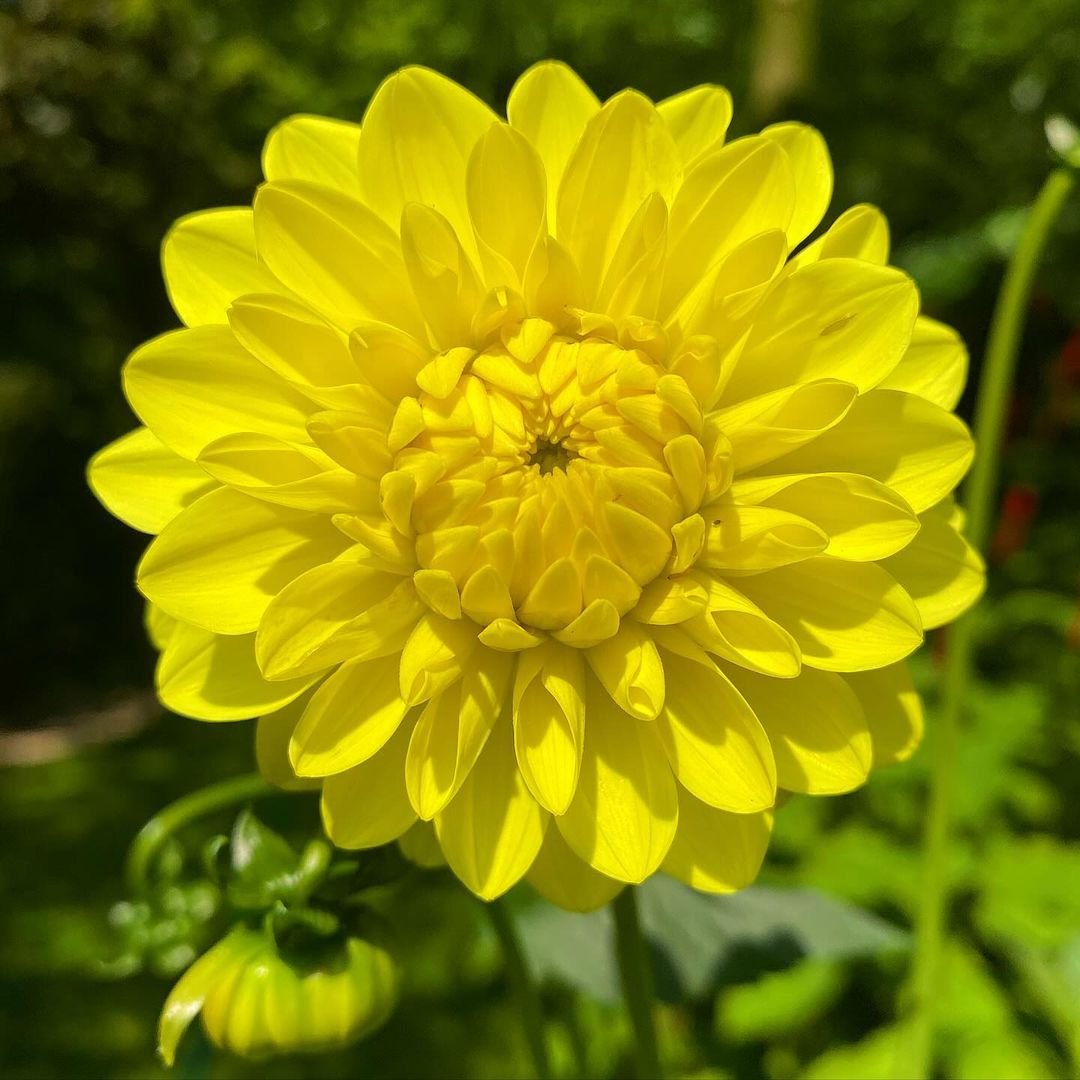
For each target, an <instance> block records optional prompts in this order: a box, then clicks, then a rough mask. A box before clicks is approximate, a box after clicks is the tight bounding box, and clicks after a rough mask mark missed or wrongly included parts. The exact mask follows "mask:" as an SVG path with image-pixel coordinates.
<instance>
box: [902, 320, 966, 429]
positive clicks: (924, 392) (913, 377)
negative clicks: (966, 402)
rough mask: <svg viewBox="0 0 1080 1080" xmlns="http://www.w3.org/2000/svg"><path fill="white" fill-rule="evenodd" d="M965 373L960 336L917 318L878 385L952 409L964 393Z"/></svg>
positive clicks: (940, 325) (962, 343)
mask: <svg viewBox="0 0 1080 1080" xmlns="http://www.w3.org/2000/svg"><path fill="white" fill-rule="evenodd" d="M967 371H968V354H967V349H966V348H965V347H964V342H963V340H962V339H961V337H960V335H959V334H958V333H957V332H956V331H955V330H954V329H953V328H952V327H951V326H946V325H945V324H944V323H940V322H938V321H937V320H936V319H928V318H927V317H926V316H925V315H920V316H919V318H918V319H916V320H915V332H914V333H913V334H912V335H911V344H910V345H908V347H907V351H906V352H905V353H904V355H903V356H901V357H900V362H899V363H898V364H897V365H896V367H895V368H894V369H893V371H892V373H891V374H890V375H889V376H888V377H887V378H886V379H885V380H884V382H882V384H881V385H882V387H884V388H885V389H889V390H904V391H906V392H907V393H909V394H918V395H919V397H922V398H926V400H927V401H932V402H933V403H934V404H935V405H940V406H941V407H942V408H943V409H954V408H956V403H957V402H958V401H959V400H960V395H961V394H962V393H963V392H964V383H965V381H966V380H967Z"/></svg>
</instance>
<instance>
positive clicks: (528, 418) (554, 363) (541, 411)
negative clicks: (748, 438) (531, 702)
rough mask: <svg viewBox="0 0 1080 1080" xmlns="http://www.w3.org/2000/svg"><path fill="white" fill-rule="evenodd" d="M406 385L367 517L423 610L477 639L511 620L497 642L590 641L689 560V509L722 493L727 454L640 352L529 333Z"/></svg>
mask: <svg viewBox="0 0 1080 1080" xmlns="http://www.w3.org/2000/svg"><path fill="white" fill-rule="evenodd" d="M532 322H533V323H534V324H537V323H539V320H533V321H532ZM463 354H464V355H463ZM417 381H418V384H419V385H420V386H421V387H423V388H424V389H423V391H422V392H421V393H420V394H419V396H418V397H417V398H410V399H406V401H405V402H404V403H403V404H402V407H401V408H400V409H399V413H398V418H397V419H396V420H395V427H396V428H397V429H398V430H402V431H404V432H405V434H407V435H411V438H410V439H409V441H408V442H407V443H405V445H400V442H401V441H403V440H401V439H399V440H398V442H399V448H397V449H396V453H395V458H394V470H393V471H392V472H391V473H390V474H389V475H388V476H387V477H384V479H383V485H382V491H383V495H384V498H383V506H384V511H385V513H386V517H387V520H388V523H389V524H390V525H391V527H392V528H393V529H394V530H396V532H397V534H399V536H400V540H401V542H402V543H407V542H411V544H412V546H413V548H414V551H415V561H416V565H417V566H418V567H419V568H420V569H419V570H418V571H417V572H416V574H415V580H416V583H417V589H418V592H419V593H420V594H421V596H422V597H423V598H424V599H425V600H426V601H427V602H428V603H429V604H431V606H432V607H434V608H435V609H436V610H440V611H441V613H443V614H446V613H447V612H453V613H456V611H457V604H458V602H460V612H461V614H462V615H464V616H465V617H468V618H471V619H473V620H474V621H476V622H478V623H480V624H481V625H483V626H485V627H489V626H490V625H491V624H493V623H497V624H499V626H501V627H503V629H504V630H506V629H507V627H508V626H509V625H510V624H514V629H513V631H512V633H511V636H513V634H518V633H519V632H520V633H521V634H529V633H531V631H532V630H533V629H536V630H546V631H551V632H553V633H555V634H556V636H560V635H569V636H570V638H573V639H574V640H575V643H577V639H576V638H575V635H580V634H585V636H586V637H588V636H589V635H590V634H598V635H599V638H600V639H602V638H603V637H604V636H607V634H609V633H613V632H614V630H615V629H617V628H618V623H619V619H620V618H621V617H622V616H623V615H625V614H626V613H627V612H629V611H630V610H631V609H632V608H634V607H635V605H637V603H638V602H639V600H640V599H641V597H642V594H643V590H646V589H648V588H649V587H650V585H651V583H654V582H657V581H661V582H663V581H664V580H667V579H668V578H669V577H670V576H671V575H678V574H681V573H683V572H685V571H686V570H687V569H688V568H689V567H690V566H691V565H692V564H693V562H694V560H695V559H696V558H697V556H698V554H699V553H700V551H701V548H702V545H703V543H704V535H705V525H704V521H703V519H702V518H701V516H700V515H699V514H698V513H697V511H698V508H699V506H700V505H701V503H702V501H703V499H705V498H706V496H707V494H709V495H711V494H713V493H715V492H718V491H719V490H721V489H722V487H724V486H726V483H727V481H726V479H725V477H726V475H727V474H726V454H725V447H726V445H727V443H726V440H725V439H724V438H723V436H722V435H720V434H719V433H709V432H706V431H705V430H704V427H705V425H704V423H703V418H702V413H701V408H700V406H699V405H698V403H697V401H696V399H695V398H694V395H693V394H692V393H691V392H690V390H689V388H688V386H687V384H686V382H685V381H684V380H683V379H682V378H681V377H680V376H679V375H676V374H673V373H672V372H670V371H668V370H667V369H666V368H665V367H664V365H663V364H661V363H659V362H657V361H656V360H655V359H653V358H652V357H650V356H649V355H648V354H646V353H644V352H642V351H640V350H637V349H632V348H631V349H628V348H623V347H621V346H620V345H618V344H615V343H613V342H611V341H608V340H603V339H600V338H592V337H585V338H583V339H573V338H567V337H562V336H555V335H554V334H553V332H552V329H551V327H550V325H549V324H547V323H542V324H539V325H532V326H529V325H526V326H524V327H523V328H521V329H520V330H519V331H517V332H516V334H515V335H514V336H512V337H509V338H508V337H507V336H506V335H504V337H503V339H502V340H500V341H499V343H498V344H497V345H494V346H492V347H489V348H487V349H485V350H484V351H483V352H480V353H477V354H471V353H469V354H465V350H453V352H452V354H443V355H442V356H440V357H437V358H436V359H435V360H434V361H432V362H431V364H429V365H428V367H427V368H425V369H424V371H422V372H421V373H420V375H419V376H418V379H417ZM707 489H708V491H707ZM399 492H400V493H402V494H398V493H399ZM455 594H456V598H457V599H455ZM517 647H521V645H518V646H517Z"/></svg>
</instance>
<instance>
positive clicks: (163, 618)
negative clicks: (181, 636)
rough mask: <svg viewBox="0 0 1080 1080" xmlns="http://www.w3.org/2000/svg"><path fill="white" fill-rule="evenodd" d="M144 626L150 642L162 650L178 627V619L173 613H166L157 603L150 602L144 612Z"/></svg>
mask: <svg viewBox="0 0 1080 1080" xmlns="http://www.w3.org/2000/svg"><path fill="white" fill-rule="evenodd" d="M143 626H144V627H145V629H146V636H147V637H148V638H149V639H150V644H151V645H153V646H154V648H155V649H157V650H158V652H160V651H161V650H162V649H164V648H165V646H166V645H167V644H168V643H169V638H170V637H172V635H173V631H174V630H175V629H176V627H177V620H176V619H174V618H173V617H172V616H171V615H166V614H165V612H164V611H162V610H161V608H159V607H157V606H156V605H155V604H149V603H148V604H147V605H146V609H145V610H144V612H143Z"/></svg>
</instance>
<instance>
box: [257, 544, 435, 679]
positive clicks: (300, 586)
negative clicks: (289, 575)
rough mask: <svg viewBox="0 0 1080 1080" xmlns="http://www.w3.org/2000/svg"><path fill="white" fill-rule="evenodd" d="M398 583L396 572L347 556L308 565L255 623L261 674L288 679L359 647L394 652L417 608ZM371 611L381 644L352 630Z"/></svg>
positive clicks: (372, 652)
mask: <svg viewBox="0 0 1080 1080" xmlns="http://www.w3.org/2000/svg"><path fill="white" fill-rule="evenodd" d="M402 585H403V583H402V582H401V579H400V578H398V577H395V576H393V575H391V574H384V573H381V572H380V571H378V570H373V569H371V568H370V567H366V566H361V565H359V564H358V563H355V562H351V561H348V560H347V559H343V560H342V561H339V562H330V563H325V564H324V565H322V566H315V567H312V568H311V569H310V570H308V571H307V573H305V574H301V575H300V576H299V577H297V578H296V579H295V580H293V581H291V582H289V584H288V585H286V586H285V587H284V588H283V589H282V590H281V592H279V593H278V594H277V596H275V597H274V599H273V600H272V601H271V602H270V604H269V606H268V607H267V609H266V612H265V614H264V615H263V618H262V621H261V622H260V623H259V630H258V633H257V635H256V638H255V653H256V656H257V657H258V660H259V666H260V668H261V669H262V671H263V673H264V674H265V675H266V677H267V678H269V679H281V678H289V677H292V676H296V675H307V674H310V673H313V672H317V671H324V670H326V669H327V668H329V667H333V666H334V665H336V664H339V663H341V662H342V661H345V660H350V659H354V658H358V657H359V656H360V655H361V653H362V652H363V654H364V658H365V659H369V660H370V659H374V658H375V657H376V656H380V655H389V653H390V652H398V651H400V649H401V646H402V645H403V644H404V642H405V637H404V634H405V631H406V627H409V628H411V626H412V624H413V623H414V622H415V620H416V619H417V618H418V617H419V615H420V612H421V610H422V609H421V606H420V604H419V603H418V602H417V601H416V598H415V596H413V597H412V601H411V602H410V601H409V593H408V587H407V586H405V587H404V588H402ZM398 592H400V595H394V594H395V593H398ZM391 596H393V602H392V603H387V601H388V600H389V599H390V598H391ZM372 615H374V623H375V625H374V626H373V627H372V631H373V634H374V635H376V636H377V637H378V638H379V639H381V641H382V643H383V647H382V648H379V647H378V646H375V647H373V646H371V645H368V644H367V642H366V641H364V640H361V639H360V638H359V635H358V634H357V633H356V630H357V629H358V624H361V625H364V626H365V627H366V625H367V623H368V622H369V621H370V620H371V619H372Z"/></svg>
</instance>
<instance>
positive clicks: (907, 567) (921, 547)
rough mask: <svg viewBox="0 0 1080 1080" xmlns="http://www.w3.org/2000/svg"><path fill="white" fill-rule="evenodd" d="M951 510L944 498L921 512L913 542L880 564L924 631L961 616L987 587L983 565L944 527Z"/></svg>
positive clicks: (954, 530) (977, 556) (976, 553)
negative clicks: (913, 608)
mask: <svg viewBox="0 0 1080 1080" xmlns="http://www.w3.org/2000/svg"><path fill="white" fill-rule="evenodd" d="M952 506H953V502H952V500H951V499H945V500H944V501H943V502H941V503H939V504H938V505H937V506H935V507H933V508H932V509H930V510H928V511H926V512H925V513H923V514H920V515H919V520H920V522H921V523H922V524H921V527H920V529H919V533H918V535H917V536H916V537H915V539H914V540H912V541H911V543H910V544H908V546H907V547H905V548H904V550H903V551H900V552H897V554H895V555H893V556H892V558H889V559H886V560H885V561H884V562H883V563H882V565H883V566H884V567H885V569H886V570H888V571H889V573H890V574H892V576H893V577H894V578H896V580H897V581H899V582H900V584H901V585H903V586H904V588H905V589H906V590H907V591H908V593H909V594H910V595H911V598H912V600H914V601H915V606H916V607H917V608H918V609H919V616H920V617H921V618H922V622H923V627H924V628H925V629H927V630H931V629H933V628H934V627H935V626H943V625H944V624H945V623H947V622H952V620H953V619H955V618H956V617H957V616H958V615H962V614H963V613H964V612H965V611H967V609H968V608H969V607H971V606H972V604H974V603H975V601H976V600H978V599H979V597H980V596H982V593H983V589H985V587H986V565H985V563H984V562H983V560H982V558H981V557H980V555H979V553H978V552H977V551H976V550H975V549H974V548H973V547H972V546H971V545H970V544H969V543H968V542H967V541H966V540H965V539H964V538H963V537H962V536H961V535H960V534H959V533H958V532H957V531H956V529H955V528H953V526H952V525H951V524H950V523H949V514H950V512H951V509H952Z"/></svg>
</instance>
